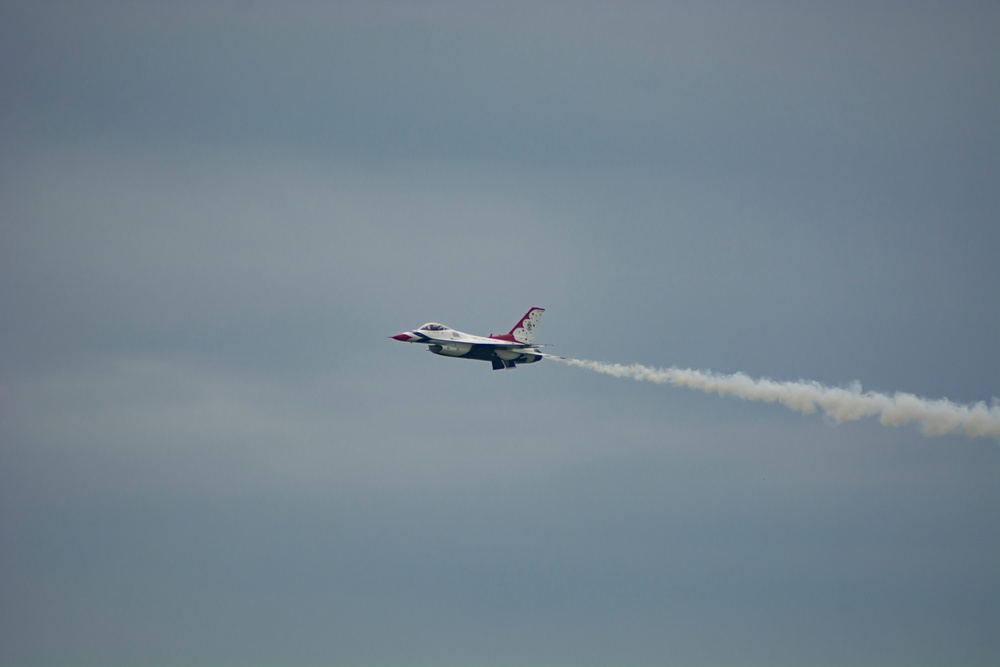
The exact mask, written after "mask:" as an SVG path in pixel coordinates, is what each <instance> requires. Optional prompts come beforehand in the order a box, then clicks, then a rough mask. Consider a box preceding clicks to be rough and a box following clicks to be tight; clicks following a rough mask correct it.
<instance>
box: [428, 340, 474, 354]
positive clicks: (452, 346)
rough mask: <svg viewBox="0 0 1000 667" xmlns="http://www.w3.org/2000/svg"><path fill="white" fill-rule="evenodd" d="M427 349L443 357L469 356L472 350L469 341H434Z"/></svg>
mask: <svg viewBox="0 0 1000 667" xmlns="http://www.w3.org/2000/svg"><path fill="white" fill-rule="evenodd" d="M428 349H429V350H430V351H431V352H433V353H434V354H440V355H442V356H445V357H465V356H471V355H470V354H469V352H470V351H471V350H472V345H471V344H470V343H435V344H434V345H431V346H430V348H428Z"/></svg>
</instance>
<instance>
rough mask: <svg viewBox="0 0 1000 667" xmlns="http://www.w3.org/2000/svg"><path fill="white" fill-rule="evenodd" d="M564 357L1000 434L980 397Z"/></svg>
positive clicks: (667, 379) (766, 396)
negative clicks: (962, 401) (966, 401)
mask: <svg viewBox="0 0 1000 667" xmlns="http://www.w3.org/2000/svg"><path fill="white" fill-rule="evenodd" d="M559 361H562V362H563V363H566V364H569V365H570V366H577V367H579V368H586V369H589V370H592V371H596V372H598V373H604V374H606V375H612V376H614V377H619V378H632V379H633V380H642V381H644V382H653V383H656V384H672V385H674V386H675V387H688V388H690V389H697V390H699V391H703V392H705V393H709V394H710V393H713V392H714V393H717V394H719V395H720V396H726V395H731V396H738V397H740V398H742V399H745V400H748V401H764V402H766V403H781V404H782V405H784V406H786V407H789V408H791V409H792V410H798V411H799V412H801V413H803V414H813V413H814V412H816V410H817V408H819V409H821V410H822V411H823V412H825V413H826V414H827V415H829V416H830V417H832V418H833V419H835V420H837V421H838V422H844V421H854V420H856V419H861V418H862V417H874V416H878V418H879V421H880V422H882V424H885V425H887V426H902V425H904V424H910V423H916V424H919V425H920V428H921V429H922V430H923V432H924V435H929V436H930V435H947V434H949V433H955V432H964V433H965V435H967V436H968V437H970V438H976V437H983V438H1000V404H998V403H997V400H996V399H994V400H993V404H992V405H990V406H987V405H986V403H984V402H982V401H980V402H978V403H975V404H973V405H959V404H957V403H952V402H951V401H949V400H946V399H939V400H931V399H926V398H920V397H919V396H914V395H913V394H906V393H902V392H897V393H895V394H893V395H892V396H889V395H887V394H880V393H878V392H872V391H862V390H861V384H860V383H857V382H855V383H853V384H852V385H851V386H850V387H848V388H846V389H841V388H837V387H824V386H823V385H821V384H819V383H817V382H804V381H800V382H778V381H775V380H768V379H758V380H755V379H753V378H751V377H749V376H747V375H744V374H743V373H734V374H732V375H716V374H715V373H711V372H706V371H695V370H691V369H689V368H688V369H683V370H682V369H680V368H651V367H649V366H643V365H641V364H631V365H629V366H626V365H623V364H604V363H600V362H597V361H587V360H584V359H559Z"/></svg>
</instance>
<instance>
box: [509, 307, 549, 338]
mask: <svg viewBox="0 0 1000 667" xmlns="http://www.w3.org/2000/svg"><path fill="white" fill-rule="evenodd" d="M544 312H545V309H544V308H532V309H531V310H529V311H528V312H526V313H525V314H524V317H522V318H521V321H520V322H518V323H517V324H516V325H514V328H513V329H511V330H510V333H509V334H508V335H509V336H512V337H513V338H514V340H516V341H517V342H519V343H527V344H529V345H531V344H533V343H534V342H535V329H536V328H537V327H538V322H539V321H540V320H541V319H542V313H544Z"/></svg>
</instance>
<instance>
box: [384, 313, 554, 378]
mask: <svg viewBox="0 0 1000 667" xmlns="http://www.w3.org/2000/svg"><path fill="white" fill-rule="evenodd" d="M544 312H545V309H544V308H532V309H531V310H529V311H528V312H527V313H525V314H524V317H522V318H521V320H520V321H519V322H518V323H517V324H515V325H514V328H513V329H511V330H510V332H508V333H505V334H497V335H494V334H490V335H489V337H483V336H473V335H472V334H467V333H463V332H461V331H456V330H455V329H451V328H449V327H446V326H445V325H443V324H438V323H437V322H428V323H427V324H425V325H423V326H422V327H420V328H418V329H414V330H413V331H404V332H403V333H398V334H396V335H395V336H391V338H393V339H395V340H398V341H402V342H404V343H421V344H423V345H427V349H428V350H429V351H431V352H433V353H434V354H439V355H441V356H443V357H459V358H462V359H479V360H480V361H488V362H490V363H491V364H493V370H495V371H499V370H503V369H505V368H516V367H517V365H518V364H533V363H535V362H538V361H541V360H542V359H543V358H544V357H555V355H553V354H546V353H544V352H540V351H539V349H538V348H539V347H541V346H539V345H536V344H535V329H536V328H537V327H538V321H539V320H541V319H542V313H544Z"/></svg>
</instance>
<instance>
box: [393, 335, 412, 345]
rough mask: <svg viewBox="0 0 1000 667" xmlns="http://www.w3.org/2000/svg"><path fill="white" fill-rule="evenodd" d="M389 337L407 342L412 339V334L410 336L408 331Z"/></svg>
mask: <svg viewBox="0 0 1000 667" xmlns="http://www.w3.org/2000/svg"><path fill="white" fill-rule="evenodd" d="M390 338H392V339H393V340H398V341H402V342H404V343H409V342H410V340H411V339H412V336H410V334H408V333H398V334H396V335H395V336H390Z"/></svg>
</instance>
